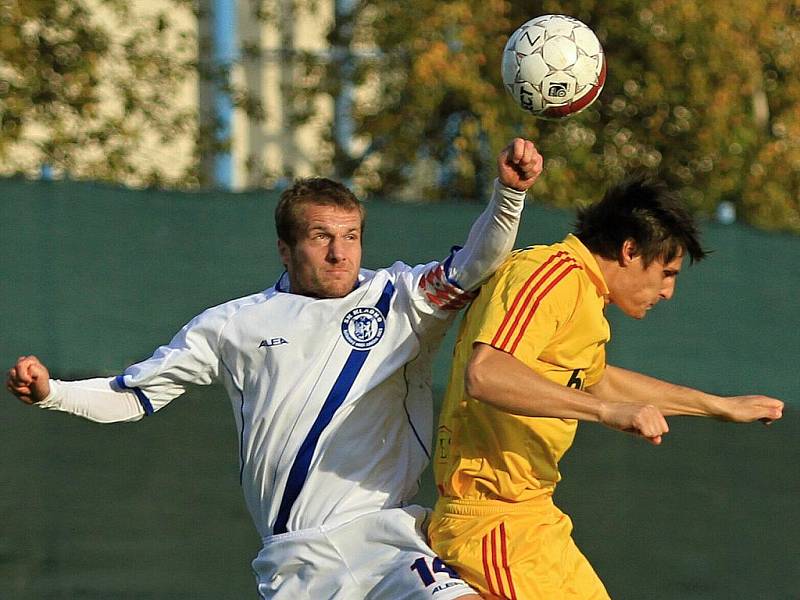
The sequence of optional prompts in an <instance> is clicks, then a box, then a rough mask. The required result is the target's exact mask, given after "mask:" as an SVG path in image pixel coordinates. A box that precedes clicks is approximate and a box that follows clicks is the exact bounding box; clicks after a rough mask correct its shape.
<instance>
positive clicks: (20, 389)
mask: <svg viewBox="0 0 800 600" xmlns="http://www.w3.org/2000/svg"><path fill="white" fill-rule="evenodd" d="M6 388H8V391H10V392H11V393H12V394H14V395H15V396H16V397H17V398H19V399H20V400H22V401H23V402H24V403H25V404H35V403H36V402H40V401H42V400H44V399H45V398H47V396H49V395H50V372H49V371H48V370H47V367H45V366H44V365H43V364H42V363H41V362H39V359H38V358H36V357H35V356H20V357H19V358H18V359H17V363H16V364H15V365H14V366H13V367H11V368H10V369H9V370H8V377H7V378H6Z"/></svg>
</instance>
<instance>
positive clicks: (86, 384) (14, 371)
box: [6, 356, 145, 423]
mask: <svg viewBox="0 0 800 600" xmlns="http://www.w3.org/2000/svg"><path fill="white" fill-rule="evenodd" d="M113 381H114V380H113V379H108V378H99V379H85V380H83V381H54V380H52V379H50V372H49V371H48V369H47V367H46V366H45V365H44V364H42V362H41V361H40V360H39V359H38V358H36V357H35V356H21V357H19V359H18V360H17V362H16V364H15V365H14V366H13V367H11V369H9V371H8V377H7V379H6V388H7V389H8V390H9V391H10V392H11V393H12V394H14V395H15V396H16V397H17V398H19V399H20V400H21V401H22V402H24V403H25V404H35V405H36V406H38V407H40V408H45V409H49V410H58V411H63V412H68V413H71V414H74V415H78V416H80V417H83V418H85V419H89V420H90V421H95V422H98V423H119V422H122V421H138V420H139V419H141V418H142V417H143V416H144V414H145V411H144V410H143V409H142V406H141V404H140V402H139V400H138V398H137V397H136V394H135V393H134V392H132V391H129V390H120V389H117V388H115V387H114V385H113Z"/></svg>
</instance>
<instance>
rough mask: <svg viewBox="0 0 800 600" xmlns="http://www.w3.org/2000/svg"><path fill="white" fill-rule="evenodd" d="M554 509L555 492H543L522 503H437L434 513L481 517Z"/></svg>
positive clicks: (452, 501)
mask: <svg viewBox="0 0 800 600" xmlns="http://www.w3.org/2000/svg"><path fill="white" fill-rule="evenodd" d="M551 507H553V491H552V490H546V491H544V490H543V491H542V494H541V495H538V496H535V497H533V498H530V499H528V500H523V501H520V502H509V501H506V500H465V499H463V498H459V499H453V500H442V499H441V498H440V499H439V501H438V502H437V503H436V508H435V509H434V513H436V514H437V515H440V516H444V515H446V516H448V517H479V516H483V515H497V514H509V513H518V512H524V513H531V512H535V511H537V510H543V509H548V508H551Z"/></svg>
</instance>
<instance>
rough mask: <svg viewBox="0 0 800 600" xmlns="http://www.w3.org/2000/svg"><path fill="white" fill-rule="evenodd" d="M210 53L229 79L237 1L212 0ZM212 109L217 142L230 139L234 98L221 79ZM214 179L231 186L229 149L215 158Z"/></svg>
mask: <svg viewBox="0 0 800 600" xmlns="http://www.w3.org/2000/svg"><path fill="white" fill-rule="evenodd" d="M212 21H213V27H212V30H213V34H212V35H213V38H212V39H213V53H214V65H215V66H216V67H217V68H218V69H220V71H221V72H226V73H227V78H228V79H229V78H230V68H231V67H232V66H233V63H234V62H235V61H236V59H237V48H236V0H214V9H213V11H212ZM214 110H215V112H216V117H217V124H218V128H217V141H219V142H230V139H231V135H232V133H233V100H232V98H231V94H230V92H229V91H228V90H226V89H224V87H223V85H222V84H221V82H218V83H217V85H216V91H215V93H214ZM214 182H215V183H216V185H217V186H219V187H222V188H226V189H231V188H233V156H232V154H231V151H230V149H229V150H227V151H224V152H223V151H220V152H218V153H217V155H216V156H215V157H214Z"/></svg>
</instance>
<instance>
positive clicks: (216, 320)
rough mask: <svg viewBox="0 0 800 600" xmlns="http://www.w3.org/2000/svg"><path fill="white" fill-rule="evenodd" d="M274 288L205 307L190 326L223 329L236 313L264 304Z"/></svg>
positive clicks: (272, 293)
mask: <svg viewBox="0 0 800 600" xmlns="http://www.w3.org/2000/svg"><path fill="white" fill-rule="evenodd" d="M274 293H275V291H274V288H269V289H267V290H264V291H261V292H256V293H254V294H249V295H247V296H242V297H239V298H234V299H232V300H227V301H225V302H222V303H221V304H217V305H215V306H212V307H210V308H207V309H205V310H204V311H203V312H201V313H200V314H199V315H197V316H196V317H195V318H194V319H192V320H191V321H190V323H189V326H192V327H198V326H202V327H204V328H210V329H221V328H222V327H224V326H225V324H226V323H227V322H229V321H230V320H231V319H232V318H234V317H235V316H236V315H239V314H241V313H242V312H243V311H245V310H246V309H247V308H248V307H251V306H257V305H261V304H264V303H265V302H267V300H269V298H270V297H272V296H273V295H274Z"/></svg>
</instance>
